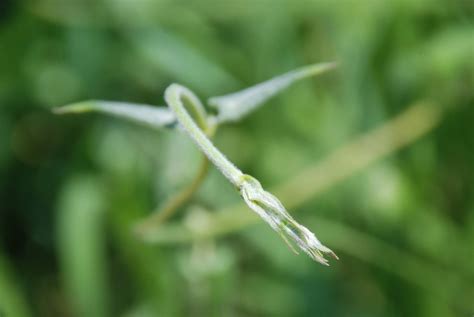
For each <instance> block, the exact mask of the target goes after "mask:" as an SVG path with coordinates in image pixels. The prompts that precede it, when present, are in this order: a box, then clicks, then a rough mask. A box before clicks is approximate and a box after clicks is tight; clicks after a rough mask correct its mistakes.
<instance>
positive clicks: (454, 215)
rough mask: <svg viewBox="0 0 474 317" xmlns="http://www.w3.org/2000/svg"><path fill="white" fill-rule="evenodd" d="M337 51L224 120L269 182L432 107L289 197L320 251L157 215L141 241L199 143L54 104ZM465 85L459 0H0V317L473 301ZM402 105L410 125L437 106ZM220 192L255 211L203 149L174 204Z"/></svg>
mask: <svg viewBox="0 0 474 317" xmlns="http://www.w3.org/2000/svg"><path fill="white" fill-rule="evenodd" d="M332 60H337V61H339V62H340V63H341V65H340V67H339V68H338V69H337V70H335V71H332V72H330V73H328V74H324V75H322V76H319V77H316V78H311V79H308V80H306V81H304V82H301V83H298V84H296V85H295V86H293V87H291V88H290V89H288V90H286V91H285V92H283V93H281V94H280V95H279V96H278V97H277V98H274V99H272V100H271V101H270V102H269V103H268V104H267V105H265V106H264V107H262V108H261V109H259V110H258V111H256V112H254V113H253V114H252V115H251V116H250V117H247V118H245V119H244V120H242V121H241V122H239V123H235V124H230V125H226V126H224V127H222V128H221V129H220V130H219V131H218V134H217V135H216V138H215V142H216V144H217V146H218V147H219V148H220V149H221V150H222V151H223V152H224V153H226V154H227V155H228V156H229V158H230V159H231V160H232V161H234V162H235V163H236V164H237V165H238V166H239V167H240V168H241V169H242V170H243V171H245V172H247V173H250V174H252V175H254V176H255V177H257V178H258V179H259V180H260V181H261V182H262V184H263V185H264V186H265V187H267V188H272V187H276V186H279V185H281V184H285V182H286V181H287V180H289V179H292V177H293V176H294V175H297V174H298V173H300V172H301V171H305V169H306V168H311V167H312V166H317V164H318V162H320V161H321V160H324V159H325V158H326V157H327V156H328V155H330V154H331V153H334V152H335V151H336V153H337V151H338V149H339V148H340V147H341V146H344V145H345V144H348V143H350V142H352V141H353V140H354V139H356V138H358V137H359V136H360V135H361V134H363V133H368V132H370V131H371V130H373V129H374V128H377V127H380V126H383V125H384V124H385V123H386V122H388V121H389V120H390V119H392V118H394V117H396V116H397V115H398V114H400V113H403V112H404V111H405V110H407V109H410V107H411V106H412V105H413V104H414V103H416V102H428V103H429V105H430V107H433V109H436V111H442V115H441V118H440V120H439V121H435V122H432V125H433V129H431V128H430V129H428V130H429V131H427V133H426V134H425V135H423V136H420V137H416V138H415V139H416V140H415V139H414V140H413V142H410V144H408V145H407V146H406V147H403V148H402V149H400V150H399V151H395V152H394V153H392V154H391V155H388V156H386V157H384V158H381V159H377V160H376V162H373V163H372V164H370V165H369V166H368V167H367V168H363V169H361V170H360V171H356V172H354V173H351V175H347V176H345V177H343V178H342V179H340V180H339V181H338V182H337V184H334V186H331V188H327V190H325V191H324V192H323V191H321V193H318V194H317V195H314V197H311V199H308V200H306V201H305V202H304V203H301V204H298V206H297V207H295V208H291V211H292V212H296V214H295V217H296V219H297V220H299V221H300V222H301V223H303V224H305V225H307V226H308V227H309V228H311V229H312V230H314V232H316V234H317V236H318V237H319V238H320V239H321V241H322V242H323V243H325V244H326V245H327V246H329V247H330V248H333V249H334V250H335V251H336V253H337V254H338V255H339V256H340V261H331V267H330V268H326V267H323V266H321V265H318V264H316V263H315V262H312V261H311V259H309V258H308V257H306V256H304V255H300V256H296V255H294V254H293V253H291V252H290V251H289V250H288V248H287V247H286V246H285V244H284V243H283V242H282V241H281V239H280V238H279V237H278V235H276V234H275V233H274V232H272V231H271V230H270V229H269V228H268V227H267V226H266V225H265V224H263V222H261V221H259V222H257V223H255V224H254V225H242V226H240V227H239V226H237V227H238V228H237V227H236V228H235V230H233V229H232V230H228V231H230V232H227V233H228V234H224V235H218V236H215V237H208V238H206V239H199V240H195V239H191V240H190V241H185V242H183V243H174V242H173V241H171V240H172V239H170V240H166V234H167V232H168V231H166V230H167V228H168V229H170V228H171V229H172V228H175V227H169V226H168V227H167V226H166V225H165V226H164V227H163V229H162V231H161V232H162V235H163V236H165V238H164V239H162V242H161V243H156V244H154V243H145V242H143V241H140V239H138V238H137V237H136V236H134V235H133V232H132V229H133V226H134V224H136V223H137V221H139V220H140V219H143V217H145V216H147V215H148V214H149V213H150V212H151V211H152V210H154V209H155V208H156V206H159V205H160V204H162V203H163V202H164V201H166V199H167V198H169V197H170V196H171V195H172V194H173V193H174V192H176V191H177V190H179V189H180V188H182V187H183V186H185V185H186V184H188V183H189V182H190V181H191V180H192V178H193V176H194V174H195V173H196V169H197V166H198V164H199V161H200V154H199V152H198V150H197V149H196V148H195V147H194V145H193V144H192V143H191V142H190V141H189V139H188V138H187V137H186V136H185V135H184V134H182V133H178V132H175V131H163V132H156V131H151V130H147V129H146V128H142V127H139V126H135V125H133V124H130V123H127V122H123V121H120V120H117V119H114V118H109V117H105V116H101V115H83V116H67V117H59V116H54V115H53V114H51V112H50V109H51V108H53V107H56V106H60V105H64V104H68V103H71V102H76V101H80V100H85V99H105V100H118V101H129V102H136V103H149V104H155V105H164V101H163V97H162V96H163V91H164V89H165V88H166V86H167V85H169V84H170V83H172V82H179V83H181V84H184V85H187V86H189V87H190V88H191V89H192V90H193V91H195V92H196V93H197V94H198V95H199V96H200V97H201V98H202V99H203V100H205V99H207V98H208V97H210V96H214V95H221V94H225V93H229V92H232V91H235V90H239V89H242V88H245V87H247V86H250V85H253V84H255V83H258V82H260V81H263V80H266V79H268V78H270V77H273V76H275V75H277V74H280V73H283V72H286V71H288V70H291V69H294V68H296V67H299V66H302V65H306V64H311V63H315V62H320V61H332ZM473 88H474V2H472V1H470V0H465V1H461V0H458V1H456V0H455V1H442V0H420V1H411V0H400V1H376V0H357V1H355V0H352V1H350V0H341V1H328V0H326V1H316V0H315V1H309V0H308V1H292V0H271V1H270V0H268V1H265V0H254V1H252V0H232V1H217V0H201V1H172V0H162V1H160V0H156V1H154V0H104V1H95V0H90V1H61V0H36V1H14V0H10V1H7V0H2V1H1V2H0V316H5V317H17V316H18V317H20V316H92V317H94V316H129V317H131V316H137V317H138V316H144V317H145V316H430V317H436V316H440V317H447V316H466V317H467V316H472V315H473V314H474V185H473V184H474V166H473V162H474V130H473V124H474V107H473V101H474V93H473V91H474V89H473ZM415 119H416V120H411V121H410V122H409V124H406V125H405V126H404V127H405V128H404V129H405V130H406V132H404V131H405V130H404V131H401V132H403V133H402V134H405V133H407V134H410V133H412V131H414V130H416V128H417V127H419V126H423V124H425V121H424V120H430V119H429V118H427V119H426V118H424V117H423V116H418V117H416V118H415ZM399 132H400V131H399ZM392 137H393V139H396V138H397V135H393V136H392ZM385 145H386V146H388V147H390V146H391V143H390V142H388V143H387V144H385ZM374 148H375V147H374ZM360 152H361V151H359V152H357V153H355V154H354V157H353V159H354V160H357V158H358V157H360V156H361V155H362V156H364V155H370V152H371V147H367V148H364V149H363V151H362V153H360ZM344 153H345V154H347V153H346V152H343V154H344ZM349 154H352V152H349ZM351 159H352V157H351V155H346V157H345V160H343V163H344V162H345V163H344V164H350V162H351ZM348 162H349V163H348ZM341 164H342V163H341ZM338 169H339V166H338V165H336V166H335V167H334V166H333V168H332V169H328V170H326V169H325V170H324V172H325V173H326V174H327V175H325V177H329V178H331V177H333V174H334V175H336V174H337V171H338ZM328 175H329V176H328ZM334 177H335V176H334ZM307 181H308V184H310V183H311V182H312V179H309V180H308V179H307ZM316 181H318V178H317V177H315V178H314V182H316ZM301 186H302V190H304V189H305V186H306V185H305V184H302V185H301ZM308 186H309V185H308ZM285 197H287V198H286V199H285ZM288 197H289V198H288ZM291 197H292V196H291V194H287V195H286V196H285V195H283V197H282V202H283V203H284V204H285V202H286V201H287V200H289V199H290V198H291ZM231 205H232V206H237V207H236V208H240V209H243V210H244V211H245V212H246V213H247V212H248V213H249V214H250V213H251V211H250V210H247V209H245V207H244V205H243V202H242V201H241V200H240V197H239V195H238V193H236V192H235V190H234V189H233V188H232V186H231V185H229V184H228V183H227V181H226V180H225V179H224V178H223V177H222V176H221V175H220V174H219V173H218V172H217V171H216V170H215V169H214V168H211V170H210V172H209V175H208V178H207V179H206V181H205V182H204V184H203V186H202V187H201V188H200V189H199V191H198V192H197V193H196V195H195V196H194V197H193V199H192V200H191V201H190V202H189V203H188V204H186V205H185V206H184V208H182V210H180V212H179V214H177V215H176V216H175V217H174V218H173V219H172V220H170V223H171V224H173V226H176V227H178V228H196V227H197V230H199V228H202V227H203V228H206V226H205V224H206V223H207V222H206V221H207V219H208V218H209V217H212V216H213V215H214V214H219V213H224V212H225V211H226V210H228V208H227V207H228V206H231ZM226 208H227V209H226ZM238 215H239V214H238V213H236V214H235V217H236V219H235V221H236V222H238V221H239V219H238V218H239V216H238ZM228 216H229V215H228ZM229 217H230V219H231V218H232V217H233V215H230V216H229ZM214 229H216V228H214ZM217 229H222V228H217ZM223 230H224V231H225V228H224V229H223ZM170 232H171V230H170ZM170 234H171V233H170ZM163 241H164V242H163Z"/></svg>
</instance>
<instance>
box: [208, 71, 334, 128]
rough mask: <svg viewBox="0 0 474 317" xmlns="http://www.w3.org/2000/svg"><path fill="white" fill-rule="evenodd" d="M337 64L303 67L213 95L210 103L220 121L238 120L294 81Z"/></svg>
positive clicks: (317, 73) (314, 74)
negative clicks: (216, 95) (221, 94)
mask: <svg viewBox="0 0 474 317" xmlns="http://www.w3.org/2000/svg"><path fill="white" fill-rule="evenodd" d="M336 66H337V63H335V62H330V63H320V64H313V65H308V66H305V67H301V68H298V69H296V70H293V71H290V72H288V73H285V74H283V75H280V76H277V77H274V78H272V79H270V80H267V81H264V82H263V83H260V84H257V85H255V86H252V87H249V88H246V89H244V90H241V91H238V92H235V93H232V94H228V95H224V96H219V97H212V98H210V99H209V100H208V103H209V105H210V106H212V107H214V108H216V109H217V110H218V111H219V114H218V116H217V120H218V122H220V123H222V122H226V121H238V120H240V119H241V118H242V117H244V116H245V115H247V114H249V113H250V112H251V111H253V110H255V109H256V108H257V107H259V106H261V105H263V103H264V102H266V101H267V100H268V99H270V98H271V97H273V96H275V95H276V94H277V93H279V92H280V91H282V90H284V89H285V88H287V87H289V86H290V85H291V84H293V83H294V82H296V81H298V80H301V79H304V78H307V77H310V76H316V75H319V74H321V73H324V72H326V71H328V70H331V69H333V68H335V67H336Z"/></svg>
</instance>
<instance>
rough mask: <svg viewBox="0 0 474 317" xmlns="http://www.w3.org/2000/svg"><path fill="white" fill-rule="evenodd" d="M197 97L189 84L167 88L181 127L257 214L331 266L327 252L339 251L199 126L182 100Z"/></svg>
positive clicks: (168, 99) (285, 238) (324, 263)
mask: <svg viewBox="0 0 474 317" xmlns="http://www.w3.org/2000/svg"><path fill="white" fill-rule="evenodd" d="M194 98H196V96H195V95H194V94H193V93H192V92H191V91H190V90H189V89H187V88H186V87H183V86H181V85H178V84H172V85H171V86H169V87H168V88H167V89H166V91H165V100H166V102H167V103H168V105H169V107H170V108H171V110H172V111H173V112H174V114H175V116H176V118H177V120H178V122H179V123H180V124H181V126H182V128H183V129H184V130H185V131H186V132H187V133H188V134H189V136H190V137H191V138H192V139H193V141H194V142H195V143H196V144H197V145H198V146H199V148H200V149H201V151H202V152H203V153H204V154H205V155H206V156H207V157H208V159H209V160H210V161H211V162H212V163H214V165H216V167H217V168H218V169H219V170H220V171H221V172H222V174H223V175H224V176H225V177H226V178H227V179H228V180H229V181H230V182H231V183H232V184H234V186H236V187H237V189H238V190H239V191H240V194H241V195H242V197H243V199H244V201H245V203H246V204H247V205H248V206H249V207H250V209H252V210H253V211H254V212H255V213H257V214H258V215H259V216H260V217H261V218H262V219H263V220H264V221H265V222H267V223H268V224H269V225H270V227H271V228H272V229H273V230H275V231H276V232H278V233H279V234H280V236H281V237H282V238H283V239H284V240H285V242H286V243H287V244H288V245H289V246H290V248H291V249H292V250H293V251H294V252H296V251H295V249H294V248H293V246H292V244H291V242H290V241H292V242H293V243H294V244H296V246H298V247H299V248H300V249H301V250H303V251H304V252H305V253H306V254H308V255H309V256H310V257H311V258H312V259H313V260H315V261H317V262H319V263H321V264H323V265H329V264H328V261H327V260H326V259H325V258H324V255H323V254H324V253H327V254H329V255H331V256H332V257H334V258H335V259H337V258H338V257H337V256H336V254H335V253H334V252H333V251H331V250H330V249H329V248H327V247H326V246H324V245H323V244H322V243H321V242H320V241H319V240H318V239H317V238H316V236H315V235H314V234H313V233H312V232H311V231H309V230H308V229H307V228H306V227H304V226H302V225H300V224H299V223H297V222H296V221H295V220H294V219H293V218H292V217H291V216H290V214H289V213H288V212H287V211H286V209H285V207H284V206H283V205H282V203H281V202H280V201H279V200H278V198H276V197H275V196H274V195H272V194H270V193H269V192H267V191H265V190H264V189H263V188H262V186H261V184H260V182H259V181H258V180H256V179H255V178H254V177H252V176H250V175H247V174H243V173H242V171H240V170H239V169H238V168H237V167H236V166H235V165H234V164H232V163H231V162H230V161H229V160H228V159H227V158H226V157H225V156H224V154H222V153H221V152H220V151H219V150H218V149H217V148H216V147H215V146H214V144H213V143H212V142H211V140H209V139H208V138H207V137H206V135H205V134H204V132H203V131H202V130H201V129H199V127H198V126H197V124H196V123H195V122H194V121H193V119H192V118H191V116H190V115H189V114H188V112H187V111H186V109H185V107H184V105H183V102H182V100H183V99H188V100H191V99H194Z"/></svg>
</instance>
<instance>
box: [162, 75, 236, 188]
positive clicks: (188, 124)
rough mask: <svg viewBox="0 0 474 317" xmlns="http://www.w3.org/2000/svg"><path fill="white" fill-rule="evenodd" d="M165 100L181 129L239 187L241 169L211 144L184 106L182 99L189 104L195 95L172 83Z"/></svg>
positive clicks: (195, 100)
mask: <svg viewBox="0 0 474 317" xmlns="http://www.w3.org/2000/svg"><path fill="white" fill-rule="evenodd" d="M165 100H166V102H167V103H168V106H169V107H170V108H171V110H173V112H174V114H175V115H176V119H177V120H178V121H179V123H180V124H181V125H182V127H183V129H184V130H185V131H186V132H187V133H188V134H189V136H190V137H191V138H192V140H193V141H194V142H195V143H196V144H197V146H198V147H199V148H200V149H201V150H202V152H203V153H204V154H205V155H206V156H207V158H208V159H209V160H210V161H211V162H212V163H214V165H215V166H216V167H217V168H218V169H219V170H220V171H221V173H222V174H223V175H224V176H225V177H226V178H227V179H228V180H229V181H230V182H231V183H232V184H234V186H236V187H240V185H241V182H242V178H243V175H244V174H243V173H242V171H240V170H239V169H238V168H237V167H236V166H235V165H234V164H232V163H231V162H230V161H229V160H228V159H227V158H226V157H225V156H224V154H222V153H221V152H220V151H219V150H218V149H217V148H216V147H215V146H214V144H212V142H211V140H209V139H208V137H207V136H206V135H205V133H204V132H203V131H202V130H201V129H200V128H199V127H198V126H197V124H196V123H195V122H194V120H193V119H192V118H191V116H190V115H189V113H188V112H187V111H186V109H185V107H184V103H183V100H184V101H188V102H190V103H191V104H192V103H195V102H199V99H198V98H197V97H196V95H194V93H193V92H192V91H191V90H189V89H187V88H186V87H183V86H181V85H178V84H172V85H170V86H169V87H168V88H166V91H165Z"/></svg>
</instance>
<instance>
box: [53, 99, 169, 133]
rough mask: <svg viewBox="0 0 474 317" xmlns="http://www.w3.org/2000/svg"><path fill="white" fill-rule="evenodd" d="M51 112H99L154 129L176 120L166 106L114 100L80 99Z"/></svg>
mask: <svg viewBox="0 0 474 317" xmlns="http://www.w3.org/2000/svg"><path fill="white" fill-rule="evenodd" d="M53 112H54V113H56V114H69V113H83V112H101V113H106V114H110V115H112V116H115V117H118V118H123V119H127V120H129V121H132V122H136V123H139V124H142V125H145V126H148V127H151V128H154V129H160V128H164V127H171V126H173V124H174V123H175V122H176V119H175V116H174V114H173V112H171V111H170V110H169V109H168V108H164V107H154V106H150V105H143V104H132V103H126V102H115V101H102V100H88V101H81V102H78V103H74V104H70V105H67V106H63V107H59V108H56V109H54V110H53Z"/></svg>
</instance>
